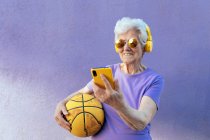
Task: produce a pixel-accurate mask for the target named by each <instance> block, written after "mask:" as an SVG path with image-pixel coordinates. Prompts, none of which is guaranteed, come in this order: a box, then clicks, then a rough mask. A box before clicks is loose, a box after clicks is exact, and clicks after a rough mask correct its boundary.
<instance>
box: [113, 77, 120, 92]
mask: <svg viewBox="0 0 210 140" xmlns="http://www.w3.org/2000/svg"><path fill="white" fill-rule="evenodd" d="M114 84H115V90H116V91H119V89H120V87H119V82H118V80H117V79H115V80H114Z"/></svg>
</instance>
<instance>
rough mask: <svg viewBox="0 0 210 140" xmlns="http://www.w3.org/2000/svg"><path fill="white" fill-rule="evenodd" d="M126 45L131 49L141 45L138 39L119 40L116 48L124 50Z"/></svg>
mask: <svg viewBox="0 0 210 140" xmlns="http://www.w3.org/2000/svg"><path fill="white" fill-rule="evenodd" d="M126 43H128V46H129V47H130V48H136V47H137V46H138V44H139V41H138V39H136V38H130V39H129V40H127V41H126V40H123V39H118V40H116V41H115V48H117V49H122V48H123V47H124V46H125V44H126Z"/></svg>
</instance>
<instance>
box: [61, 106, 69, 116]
mask: <svg viewBox="0 0 210 140" xmlns="http://www.w3.org/2000/svg"><path fill="white" fill-rule="evenodd" d="M61 110H62V112H63V115H68V114H69V113H68V111H67V110H66V108H65V107H63V108H62V109H61Z"/></svg>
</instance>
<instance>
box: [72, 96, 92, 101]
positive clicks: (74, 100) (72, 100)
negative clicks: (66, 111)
mask: <svg viewBox="0 0 210 140" xmlns="http://www.w3.org/2000/svg"><path fill="white" fill-rule="evenodd" d="M82 96H83V95H82ZM93 99H95V97H94V98H91V99H89V100H86V101H76V100H73V99H70V101H74V102H88V101H91V100H93Z"/></svg>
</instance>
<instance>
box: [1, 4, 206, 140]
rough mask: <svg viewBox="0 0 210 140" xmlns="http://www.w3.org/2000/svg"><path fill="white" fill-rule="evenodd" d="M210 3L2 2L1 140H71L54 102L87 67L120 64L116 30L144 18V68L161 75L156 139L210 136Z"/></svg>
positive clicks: (84, 76) (83, 78)
mask: <svg viewBox="0 0 210 140" xmlns="http://www.w3.org/2000/svg"><path fill="white" fill-rule="evenodd" d="M209 7H210V2H209V1H207V0H206V1H205V0H203V1H192V0H176V1H170V0H141V1H139V0H132V1H127V0H118V1H112V0H107V1H105V0H104V1H98V0H92V1H83V0H74V1H73V0H69V1H67V0H60V1H57V0H45V1H43V0H36V1H32V0H30V1H28V0H18V1H17V0H0V110H1V111H0V139H1V140H14V139H15V140H29V139H30V140H46V139H51V140H61V139H64V140H74V139H78V138H76V137H73V136H72V135H70V134H69V133H68V132H66V131H64V130H63V129H61V128H60V127H59V126H58V125H56V123H55V121H54V118H53V114H54V109H55V106H56V104H57V102H58V101H60V100H61V99H63V98H64V97H66V96H67V95H68V94H69V93H71V92H73V91H75V90H77V89H79V88H81V87H82V86H84V85H85V84H86V83H87V82H88V81H89V80H90V78H91V76H90V74H89V69H90V68H91V67H94V66H104V65H107V64H112V63H116V62H119V61H120V60H119V58H118V56H117V55H116V53H115V52H114V48H113V38H114V34H113V28H114V25H115V22H116V21H117V19H119V18H121V17H123V16H130V17H139V18H143V19H144V20H145V21H146V22H147V23H148V24H149V25H150V26H151V30H152V33H153V39H154V51H153V52H152V53H151V54H147V55H146V56H145V58H144V64H146V65H147V66H149V67H151V68H153V69H155V70H157V71H158V72H159V73H161V74H162V75H163V76H164V77H165V89H164V92H163V94H162V97H161V105H160V110H159V112H158V114H157V116H156V117H155V119H154V121H153V122H152V124H153V127H152V136H153V139H154V140H177V139H178V140H209V138H210V133H209V132H210V98H209V96H208V94H209V90H210V32H209V31H210V16H209V14H208V13H209V12H210V10H209Z"/></svg>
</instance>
